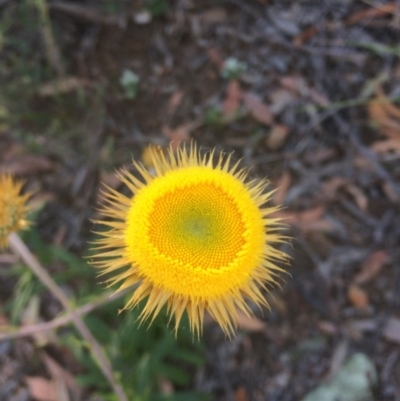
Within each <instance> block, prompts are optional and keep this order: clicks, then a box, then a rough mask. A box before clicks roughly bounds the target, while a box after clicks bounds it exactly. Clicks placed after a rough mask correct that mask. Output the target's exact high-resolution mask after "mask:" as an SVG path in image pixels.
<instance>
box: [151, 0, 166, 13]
mask: <svg viewBox="0 0 400 401" xmlns="http://www.w3.org/2000/svg"><path fill="white" fill-rule="evenodd" d="M146 8H147V9H148V10H149V11H150V13H151V15H153V17H160V16H162V15H164V14H165V13H166V12H167V11H168V1H167V0H147V2H146Z"/></svg>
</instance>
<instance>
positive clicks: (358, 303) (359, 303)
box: [347, 284, 369, 310]
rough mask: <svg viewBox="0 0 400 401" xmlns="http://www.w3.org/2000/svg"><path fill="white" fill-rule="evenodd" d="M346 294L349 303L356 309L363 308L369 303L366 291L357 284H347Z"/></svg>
mask: <svg viewBox="0 0 400 401" xmlns="http://www.w3.org/2000/svg"><path fill="white" fill-rule="evenodd" d="M347 296H348V298H349V301H350V303H351V304H352V305H353V306H354V307H356V308H357V309H361V310H365V309H366V308H367V307H368V305H369V301H368V295H367V293H366V291H365V290H364V289H362V288H360V287H359V286H358V285H355V284H351V285H350V286H349V289H348V292H347Z"/></svg>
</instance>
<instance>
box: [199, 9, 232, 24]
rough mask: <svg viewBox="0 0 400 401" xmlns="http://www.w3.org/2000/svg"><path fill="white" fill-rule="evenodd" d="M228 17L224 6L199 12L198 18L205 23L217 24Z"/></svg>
mask: <svg viewBox="0 0 400 401" xmlns="http://www.w3.org/2000/svg"><path fill="white" fill-rule="evenodd" d="M227 18H228V14H227V12H226V10H225V9H224V8H221V7H216V8H212V9H210V10H207V11H203V12H202V13H200V14H199V19H200V21H201V22H203V23H205V24H219V23H221V22H224V21H225V20H226V19H227Z"/></svg>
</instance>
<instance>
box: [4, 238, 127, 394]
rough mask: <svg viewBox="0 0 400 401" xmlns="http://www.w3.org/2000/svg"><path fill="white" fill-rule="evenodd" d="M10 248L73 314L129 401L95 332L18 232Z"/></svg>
mask: <svg viewBox="0 0 400 401" xmlns="http://www.w3.org/2000/svg"><path fill="white" fill-rule="evenodd" d="M8 240H9V245H10V248H11V249H12V250H13V251H14V252H15V253H16V254H17V255H19V256H20V258H21V259H22V260H23V261H24V262H25V263H26V265H27V266H28V267H29V268H30V269H31V270H32V272H33V273H34V274H35V275H36V276H37V277H38V278H39V280H40V281H41V282H42V284H44V285H45V286H46V287H47V288H48V289H49V290H50V291H51V293H52V294H53V295H54V296H55V297H56V298H57V299H58V300H59V302H60V303H61V305H62V306H63V307H64V308H65V310H66V311H67V312H68V313H69V314H70V315H71V318H72V321H73V323H74V325H75V327H76V328H77V329H78V331H79V332H80V334H81V335H82V337H83V338H84V339H85V340H86V341H87V343H88V346H89V347H90V350H91V353H92V355H93V356H94V358H95V360H96V362H97V363H98V365H99V367H100V369H101V371H102V372H103V374H104V376H105V377H106V378H107V380H108V382H109V384H110V385H111V387H112V389H113V390H114V392H115V394H116V395H117V396H118V398H119V400H120V401H128V398H127V396H126V395H125V392H124V390H123V388H122V386H121V385H120V384H119V383H117V381H116V379H115V378H114V374H113V371H112V369H111V366H110V363H109V361H108V360H107V357H106V355H105V353H104V352H103V350H102V348H101V346H100V344H99V343H98V342H97V340H96V339H95V338H94V336H93V334H92V333H91V332H90V331H89V329H88V328H87V327H86V325H85V323H84V322H83V320H82V318H81V316H80V315H79V314H78V313H77V312H76V311H75V310H74V309H73V308H72V307H71V305H70V303H69V300H68V298H67V296H66V295H65V294H64V293H63V292H62V290H61V288H60V287H59V286H58V285H57V284H56V283H55V281H54V280H53V279H52V278H51V277H50V275H49V273H48V272H47V271H46V270H45V269H44V268H43V267H42V266H41V264H40V263H39V261H38V260H37V259H36V258H35V256H34V255H33V254H32V253H31V251H30V250H29V249H28V247H27V246H26V245H25V244H24V242H23V241H22V240H21V238H20V237H19V236H18V234H16V233H12V234H10V236H9V238H8Z"/></svg>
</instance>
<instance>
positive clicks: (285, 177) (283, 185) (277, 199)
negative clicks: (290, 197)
mask: <svg viewBox="0 0 400 401" xmlns="http://www.w3.org/2000/svg"><path fill="white" fill-rule="evenodd" d="M291 183H292V176H291V175H290V173H289V172H288V171H285V172H284V173H283V174H282V175H281V177H280V178H279V180H278V182H277V183H276V185H275V187H276V188H277V190H276V191H275V193H274V194H273V196H272V203H273V204H274V205H282V204H283V203H284V202H285V198H286V194H287V192H288V190H289V188H290V185H291Z"/></svg>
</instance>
